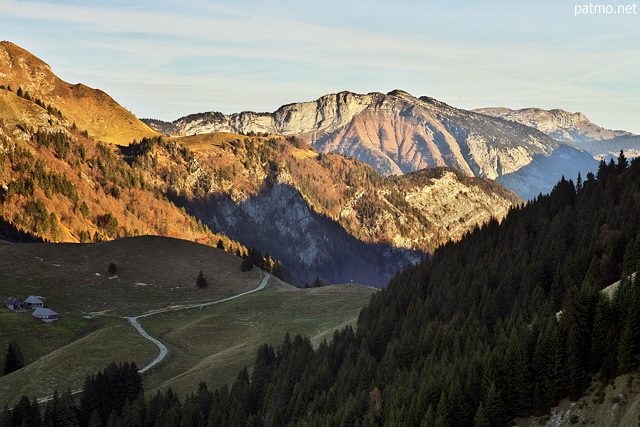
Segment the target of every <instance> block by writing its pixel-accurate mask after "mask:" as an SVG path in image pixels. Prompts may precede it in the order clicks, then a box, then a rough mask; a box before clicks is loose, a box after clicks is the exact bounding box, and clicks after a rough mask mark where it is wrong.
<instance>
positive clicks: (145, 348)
mask: <svg viewBox="0 0 640 427" xmlns="http://www.w3.org/2000/svg"><path fill="white" fill-rule="evenodd" d="M111 262H114V263H115V264H116V266H117V272H116V273H115V274H113V275H111V274H109V273H108V267H107V266H108V265H109V263H111ZM240 264H241V260H240V259H238V257H236V256H233V255H231V254H229V253H226V252H224V251H222V250H219V249H216V248H212V247H209V246H205V245H200V244H196V243H193V242H187V241H184V240H178V239H171V238H165V237H155V236H143V237H135V238H124V239H118V240H114V241H110V242H100V243H91V244H50V243H45V244H16V245H7V246H0V300H1V301H4V300H5V299H6V298H7V297H8V296H19V297H22V298H24V297H26V296H28V295H29V294H35V295H41V296H42V297H43V298H44V299H45V303H46V305H47V307H50V308H52V309H53V310H55V311H57V312H59V313H60V314H61V317H60V319H59V320H58V321H57V322H54V323H44V322H41V321H40V320H37V319H35V318H34V317H33V316H31V313H30V312H26V313H14V312H12V311H10V310H8V309H7V308H5V307H4V305H3V306H2V307H1V308H0V324H1V325H2V328H1V330H0V349H2V352H0V366H4V363H3V362H4V358H5V353H6V349H7V347H8V345H9V343H10V342H13V343H15V344H17V345H18V347H19V348H20V350H21V352H22V354H23V356H24V362H25V364H26V366H25V367H24V368H22V369H20V370H18V371H16V372H13V373H11V374H10V375H6V376H0V408H2V407H4V405H5V404H9V405H12V404H14V403H16V402H17V401H18V399H19V398H20V396H22V395H25V394H26V395H28V396H29V397H30V398H31V397H34V396H35V397H44V396H47V395H50V394H52V393H53V390H54V389H56V388H57V389H58V391H62V390H66V389H67V388H70V389H71V390H77V389H79V388H81V387H82V385H83V381H84V379H85V377H86V375H89V374H92V373H94V372H95V371H97V370H99V369H103V368H104V366H106V365H107V364H108V363H110V362H125V361H126V362H131V361H135V362H136V364H137V365H138V367H142V366H144V365H146V364H147V363H148V362H150V361H151V360H152V359H153V358H154V357H155V355H156V354H157V348H156V347H155V345H153V344H152V343H151V342H149V341H147V340H146V339H144V338H143V337H142V336H141V335H140V334H139V333H138V332H136V330H135V329H134V328H133V327H132V326H131V325H130V324H129V323H128V322H127V321H126V320H125V319H122V318H121V317H120V316H125V315H139V314H142V313H144V312H147V311H151V310H157V309H162V308H167V307H175V306H180V305H188V304H194V303H202V302H205V301H215V300H219V299H221V298H224V297H228V296H231V295H236V294H238V293H240V292H243V291H246V290H249V289H253V288H255V287H256V286H257V284H258V283H260V281H261V279H262V276H263V273H262V272H260V271H259V270H258V269H253V270H251V271H248V272H241V270H240ZM199 270H202V271H203V272H204V274H205V277H206V278H207V281H208V283H209V285H208V286H207V287H206V288H202V289H201V288H198V287H197V286H196V277H197V275H198V271H199ZM96 273H97V274H96ZM373 292H374V289H372V288H367V287H363V286H356V285H347V286H335V287H324V288H319V289H307V290H300V289H296V288H293V287H292V286H289V285H287V284H285V283H283V282H281V281H279V280H278V279H277V278H275V277H273V276H272V277H271V278H270V279H269V282H268V285H267V288H266V289H265V290H263V291H260V292H258V293H256V294H253V295H251V296H248V295H247V296H245V297H242V298H238V299H236V300H234V301H230V302H229V303H228V304H227V303H223V304H219V305H216V306H211V307H206V308H200V309H195V310H181V311H176V312H167V313H164V314H162V315H158V316H152V317H148V318H145V319H141V320H140V321H141V322H142V323H143V324H144V326H145V328H146V329H147V330H148V331H149V332H150V333H151V334H152V335H153V336H155V337H159V338H160V339H161V340H162V341H163V342H165V343H166V344H167V346H168V347H169V349H170V353H169V355H168V359H167V362H168V363H161V364H160V365H158V366H157V367H156V368H154V370H152V371H150V372H147V373H146V374H145V376H144V386H145V389H147V390H153V389H154V388H156V387H160V386H162V387H165V388H166V387H167V386H170V387H172V388H173V389H174V390H176V389H179V390H181V391H184V392H186V391H187V390H192V389H194V388H195V387H197V385H198V383H199V382H200V381H204V380H206V381H208V382H209V383H210V384H215V386H216V387H218V386H222V385H224V384H227V383H229V382H231V381H232V380H233V379H234V378H235V376H236V373H237V371H238V370H239V369H240V368H241V366H245V365H247V364H250V363H251V359H252V357H253V354H254V353H255V351H256V350H257V348H258V347H259V345H260V344H262V343H263V342H272V343H274V344H275V343H276V342H277V341H279V340H280V339H281V337H282V336H283V335H284V334H285V333H286V332H291V333H305V334H310V335H311V334H313V335H316V336H317V339H318V343H319V342H320V341H321V340H322V339H324V338H325V337H327V336H331V335H332V333H333V330H334V329H335V328H337V327H339V326H343V325H344V324H350V323H353V322H355V320H356V317H357V313H358V311H359V310H360V308H361V307H362V306H363V305H364V304H365V303H366V301H367V300H368V299H369V297H370V295H371V294H372V293H373ZM87 313H92V314H93V316H92V317H90V318H89V317H85V315H86V314H87ZM194 336H197V337H198V339H197V340H194V339H193V337H194Z"/></svg>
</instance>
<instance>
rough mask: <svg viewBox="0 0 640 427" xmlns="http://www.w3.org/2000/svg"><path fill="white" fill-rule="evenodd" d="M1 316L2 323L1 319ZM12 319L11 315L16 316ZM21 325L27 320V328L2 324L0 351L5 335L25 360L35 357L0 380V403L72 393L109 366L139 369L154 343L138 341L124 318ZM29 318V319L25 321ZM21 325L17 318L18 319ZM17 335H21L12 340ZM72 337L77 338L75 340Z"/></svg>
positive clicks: (70, 317) (66, 319)
mask: <svg viewBox="0 0 640 427" xmlns="http://www.w3.org/2000/svg"><path fill="white" fill-rule="evenodd" d="M6 311H8V310H0V312H2V315H1V316H2V320H5V319H6V317H7V316H6V313H5V312H6ZM16 316H17V315H16ZM22 317H23V318H24V322H25V323H28V321H29V320H31V319H33V322H32V324H30V325H28V328H27V329H26V330H25V329H24V328H20V327H19V326H18V325H16V324H13V325H9V328H8V329H9V333H7V329H5V324H4V323H3V332H2V335H0V337H1V338H2V341H3V344H2V348H3V349H6V346H5V345H4V340H5V338H6V337H7V335H10V336H11V335H13V336H11V339H12V341H14V342H16V343H18V345H19V346H20V348H21V350H22V353H23V354H24V355H25V358H29V359H31V358H32V357H33V356H34V355H36V354H37V355H40V357H38V358H37V359H36V360H34V361H31V360H28V361H30V362H32V363H30V364H28V365H27V366H25V367H24V368H22V369H20V370H18V371H16V372H13V373H12V374H9V375H5V376H2V377H0V405H2V406H3V405H4V404H5V403H7V404H12V403H15V402H16V401H17V400H18V399H19V398H20V397H21V396H22V395H27V396H29V397H34V396H35V397H43V396H47V395H50V394H52V393H53V391H54V389H58V390H66V389H68V388H70V389H72V390H75V389H78V388H80V387H82V384H83V383H84V378H85V377H86V376H87V375H89V374H94V373H95V372H97V371H99V370H102V369H104V367H105V366H106V365H107V364H108V363H110V362H125V361H135V362H136V364H138V365H140V366H144V365H145V364H146V363H148V362H149V361H151V359H153V357H154V355H155V353H154V352H155V349H156V347H155V345H153V343H151V342H150V341H147V340H145V339H144V338H142V337H141V336H140V335H139V334H138V333H137V331H136V330H134V329H133V328H132V327H131V326H129V324H128V323H127V322H126V321H125V320H121V319H109V318H104V319H84V318H79V317H78V316H74V315H68V316H65V317H64V318H63V319H61V320H60V321H58V322H54V323H49V324H45V323H43V322H40V321H39V320H37V319H35V318H33V317H32V316H31V315H30V314H28V313H27V314H23V315H22ZM29 318H31V319H29ZM21 321H22V320H21ZM17 332H22V334H23V336H22V337H15V334H16V333H17ZM74 334H79V335H80V334H81V335H82V336H80V337H78V338H75V336H74ZM2 358H4V354H3V355H2Z"/></svg>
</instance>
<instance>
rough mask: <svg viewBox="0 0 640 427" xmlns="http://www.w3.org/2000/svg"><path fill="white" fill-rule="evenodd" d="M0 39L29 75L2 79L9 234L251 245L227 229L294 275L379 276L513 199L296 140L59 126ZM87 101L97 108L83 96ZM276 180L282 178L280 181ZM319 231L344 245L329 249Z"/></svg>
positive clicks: (487, 187)
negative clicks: (119, 139) (282, 261)
mask: <svg viewBox="0 0 640 427" xmlns="http://www.w3.org/2000/svg"><path fill="white" fill-rule="evenodd" d="M2 46H3V49H4V52H5V53H6V52H8V53H7V54H6V56H7V58H8V59H6V60H5V62H6V64H8V70H9V71H10V73H9V71H8V72H7V73H3V75H4V78H6V79H10V80H11V82H12V83H14V84H15V83H16V82H17V81H20V82H21V84H25V82H27V83H28V85H27V84H25V88H23V87H22V86H20V88H19V90H16V89H15V87H13V88H11V89H12V90H9V89H10V88H9V87H8V85H7V86H5V87H4V88H0V113H1V114H2V115H1V116H0V136H1V137H2V138H3V139H2V142H3V144H2V150H3V152H4V154H5V155H6V160H3V161H2V164H0V185H2V186H3V190H1V191H0V205H1V206H2V208H3V211H2V217H3V223H2V224H4V225H7V226H6V227H5V226H4V225H3V229H6V230H7V231H6V233H7V235H9V234H10V235H18V234H20V233H23V234H24V233H33V234H34V235H35V238H42V239H45V240H50V241H56V242H59V241H63V242H77V241H82V242H86V241H97V240H102V239H113V238H118V237H126V236H134V235H140V234H159V235H165V236H171V237H178V238H184V239H188V240H197V241H200V242H206V243H208V244H211V245H219V246H222V247H224V248H225V249H227V250H229V251H233V252H238V253H240V254H242V255H246V254H247V252H248V251H247V249H246V248H244V247H243V246H242V245H240V244H238V243H237V242H231V241H230V240H229V236H230V237H231V238H247V242H250V243H249V244H251V245H256V246H258V245H260V246H258V247H259V249H260V250H262V251H263V252H267V251H269V252H270V253H271V254H272V255H276V256H282V257H283V258H286V259H287V260H291V261H292V262H294V263H295V264H294V265H292V266H290V267H291V268H290V271H291V272H295V273H296V274H297V276H298V280H297V283H305V282H311V281H313V280H314V279H315V277H316V276H320V277H321V278H325V279H327V280H330V281H332V282H346V281H349V280H355V281H358V282H365V283H370V282H371V283H375V284H376V285H377V286H383V285H384V284H386V281H387V280H388V278H389V277H391V275H392V274H393V273H394V272H395V271H396V270H398V269H401V268H403V267H404V266H405V265H406V264H407V263H410V262H415V261H417V260H419V259H420V257H421V256H422V252H423V251H428V250H433V249H434V248H435V247H436V246H437V245H439V244H441V243H443V242H446V241H449V240H451V239H458V238H460V237H461V236H462V235H463V234H464V233H466V232H468V231H469V230H471V229H473V228H474V227H476V226H478V225H480V224H482V223H483V222H486V221H488V220H489V219H490V218H492V217H496V218H501V217H502V216H504V215H505V213H506V211H507V210H508V209H509V207H510V206H512V205H513V204H517V203H519V202H520V200H519V199H518V198H517V197H516V196H515V195H514V194H512V193H510V192H508V191H506V190H504V189H503V188H500V187H499V186H495V185H492V184H491V183H489V182H487V181H486V180H482V179H475V180H474V179H467V178H466V177H464V176H463V175H461V174H459V173H455V172H454V171H448V172H445V171H444V170H440V171H435V172H427V173H418V174H415V175H411V176H407V177H406V178H397V179H393V180H385V179H383V178H382V177H381V176H380V175H379V174H378V173H377V172H375V170H373V169H372V168H370V167H368V166H365V165H364V164H362V163H360V162H358V161H356V160H354V159H346V158H344V157H343V156H339V155H335V154H327V155H318V153H317V152H315V151H314V150H312V149H311V148H310V147H309V146H308V145H306V144H305V143H304V142H303V141H301V140H299V139H296V138H289V139H285V138H282V137H272V138H244V137H240V136H239V135H233V134H227V135H224V134H216V135H208V136H197V137H185V138H181V139H176V140H166V141H164V140H160V139H158V138H142V139H141V141H143V142H141V143H136V144H133V145H131V146H130V147H128V146H120V147H119V148H117V147H114V146H112V145H105V144H102V143H96V141H95V139H93V138H92V137H91V136H90V135H89V134H88V132H85V131H82V132H80V129H78V128H77V127H76V128H74V127H73V126H72V125H70V124H69V121H70V119H69V117H67V115H66V114H67V112H66V111H59V110H58V108H57V107H54V106H52V105H47V102H46V100H45V101H43V100H42V99H41V98H39V97H36V95H37V96H43V94H46V93H49V94H55V93H57V92H56V90H58V89H59V86H60V85H62V84H63V82H61V81H60V80H59V79H57V77H55V76H54V75H53V74H52V73H51V70H50V69H49V68H48V66H47V65H46V64H44V63H43V62H42V61H40V60H38V59H37V58H35V57H32V56H29V54H28V53H26V52H24V51H22V50H21V49H19V48H17V47H15V46H13V45H11V44H7V43H5V44H3V45H2ZM7 76H8V77H7ZM43 88H44V89H43ZM52 88H53V89H52ZM27 89H31V91H32V92H30V93H27V92H28V90H27ZM63 89H64V88H63ZM67 89H68V88H67ZM60 90H62V89H60ZM65 90H66V89H65ZM63 92H64V90H63ZM65 93H66V92H65ZM56 99H57V98H56ZM60 99H65V98H64V97H61V98H60ZM94 107H95V108H96V109H99V110H100V111H99V112H98V114H97V115H95V117H103V116H101V114H103V113H104V114H111V113H112V112H113V111H116V110H118V109H117V108H116V109H114V108H112V105H110V104H109V105H106V106H105V105H102V104H96V105H95V106H94ZM85 110H86V111H85ZM102 110H104V111H102ZM83 111H84V112H85V113H86V114H87V115H88V116H91V117H94V114H93V111H92V110H91V108H86V109H83ZM345 114H346V113H345ZM105 117H106V116H105ZM96 120H98V119H96ZM117 122H118V121H117V120H116V123H115V125H117ZM115 125H114V126H115ZM116 127H117V126H116ZM116 133H117V131H116ZM125 160H126V161H125ZM127 162H128V163H127ZM278 182H279V183H281V184H283V185H282V186H278V187H276V186H275V184H276V183H278ZM274 189H275V190H278V191H275V192H274V191H273V190H274ZM280 190H282V192H281V191H280ZM283 194H286V195H287V197H282V198H280V197H279V196H281V195H283ZM167 196H168V197H169V198H170V199H171V200H168V199H167V198H166V197H167ZM229 201H232V203H228V202H229ZM436 201H437V202H436ZM176 204H178V205H179V206H176ZM291 206H295V207H296V209H298V210H296V211H293V210H291V209H289V208H290V207H291ZM223 207H224V209H226V210H224V214H222V213H221V212H222V211H221V209H222V208H223ZM180 208H182V209H180ZM246 209H252V211H251V212H249V211H247V210H246ZM185 210H189V212H190V213H192V214H194V215H198V220H196V219H195V218H194V217H192V216H190V215H188V214H187V213H186V211H185ZM257 212H261V214H260V215H256V213H257ZM294 214H295V215H298V216H295V215H294ZM290 215H293V217H290ZM237 218H243V219H245V220H246V221H239V220H238V219H237ZM249 218H250V219H251V220H252V221H249ZM292 218H293V219H292ZM301 218H304V219H305V221H296V220H294V219H301ZM254 220H255V221H254ZM306 220H308V221H306ZM279 221H280V222H279ZM279 224H284V226H279ZM311 224H314V226H313V227H311V228H309V227H308V226H310V225H311ZM274 225H275V226H274ZM208 226H210V227H217V228H216V231H218V232H221V233H224V234H225V235H224V236H221V235H214V234H213V233H211V231H210V228H209V227H208ZM252 229H253V230H255V229H260V230H265V231H264V233H255V232H253V231H252ZM312 230H313V232H311V231H312ZM327 233H328V234H329V235H332V236H334V237H335V236H338V235H339V236H340V239H341V241H342V242H343V243H345V245H346V246H342V247H341V248H340V249H338V250H336V246H334V245H331V244H330V243H329V242H328V239H327V236H326V234H327ZM336 233H337V234H336ZM264 236H269V238H265V237H264ZM286 236H289V237H288V238H286ZM291 236H293V237H298V238H299V239H300V240H299V241H293V240H292V239H291ZM302 236H306V237H304V238H303V237H302ZM22 238H24V236H23V237H22ZM305 238H306V239H310V240H305ZM347 242H348V244H347ZM285 243H286V244H285ZM262 244H264V245H265V246H261V245H262ZM297 244H299V245H300V246H296V245H297ZM340 251H342V252H340ZM302 254H306V255H304V256H303V255H302ZM264 262H266V264H268V265H264V267H265V268H267V269H270V268H272V267H273V268H276V267H277V263H276V264H274V265H271V264H272V260H270V259H268V257H267V260H266V261H264ZM336 262H338V263H339V264H340V265H341V267H340V268H336V265H337V264H336ZM258 264H260V265H261V266H262V263H261V262H258ZM354 272H358V274H353V273H354Z"/></svg>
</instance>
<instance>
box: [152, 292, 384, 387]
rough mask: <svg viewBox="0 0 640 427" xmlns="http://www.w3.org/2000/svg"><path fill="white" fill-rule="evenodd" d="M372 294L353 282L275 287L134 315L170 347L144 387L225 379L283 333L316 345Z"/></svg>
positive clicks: (222, 381) (353, 316)
mask: <svg viewBox="0 0 640 427" xmlns="http://www.w3.org/2000/svg"><path fill="white" fill-rule="evenodd" d="M373 292H374V289H373V288H368V287H365V286H358V285H340V286H330V287H326V288H317V289H295V288H291V287H288V286H278V287H277V288H276V289H274V288H268V289H266V290H264V291H261V292H257V293H255V294H251V295H247V296H245V297H242V298H239V299H237V300H233V301H229V302H228V303H224V304H220V305H216V306H212V307H209V308H206V309H202V310H185V311H179V312H173V313H164V314H160V315H157V316H152V317H147V318H144V319H140V321H141V323H142V325H143V326H144V327H145V329H146V330H147V331H148V332H149V333H150V334H151V335H152V336H155V337H159V339H160V340H161V341H162V342H164V343H165V344H167V346H168V347H169V349H170V354H169V356H168V359H167V360H165V361H164V362H163V363H162V364H161V365H160V366H159V367H158V369H156V370H154V371H152V372H150V374H149V375H148V377H147V378H146V379H145V387H146V388H147V390H153V389H155V388H166V387H171V388H172V389H173V390H175V391H178V392H179V393H187V392H190V391H194V390H195V389H196V387H197V384H198V383H199V382H200V381H206V382H207V384H208V385H209V386H210V387H217V386H220V385H222V384H225V383H229V382H230V381H231V380H233V379H234V378H235V377H236V376H237V374H238V372H239V371H240V369H242V367H244V366H249V365H251V364H252V363H253V360H254V357H255V352H256V350H257V348H258V346H259V345H260V344H263V343H265V342H267V343H270V344H272V345H274V346H277V345H279V344H280V343H281V342H282V339H283V338H284V335H285V334H286V333H287V332H289V333H290V334H292V335H293V334H298V333H299V334H302V335H306V336H309V337H312V341H313V342H314V344H319V343H320V342H321V341H322V340H324V339H326V338H328V337H330V336H331V334H332V333H333V331H334V330H335V329H336V328H338V327H341V326H344V325H347V324H349V323H354V322H355V320H356V319H357V316H358V313H359V312H360V309H361V308H362V306H363V305H364V304H365V303H366V302H367V301H368V300H369V297H370V296H371V294H372V293H373Z"/></svg>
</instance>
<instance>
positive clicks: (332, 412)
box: [5, 155, 640, 426]
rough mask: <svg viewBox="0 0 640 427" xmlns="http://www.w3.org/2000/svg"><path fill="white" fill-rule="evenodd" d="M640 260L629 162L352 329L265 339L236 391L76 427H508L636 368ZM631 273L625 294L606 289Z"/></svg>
mask: <svg viewBox="0 0 640 427" xmlns="http://www.w3.org/2000/svg"><path fill="white" fill-rule="evenodd" d="M639 264H640V160H635V161H633V162H632V163H631V165H628V163H627V160H626V159H625V158H624V156H623V155H621V156H620V157H619V159H618V161H617V162H611V163H609V164H604V163H602V164H601V165H600V168H599V170H598V173H597V176H594V175H592V174H589V175H588V176H587V178H586V180H584V181H583V180H582V179H581V178H580V177H578V180H577V181H576V183H575V184H574V183H573V182H572V181H567V180H564V179H563V180H562V181H561V182H559V183H558V185H557V186H556V187H555V189H554V190H553V191H552V193H551V194H550V195H547V196H540V197H538V198H537V199H536V200H534V201H533V202H531V203H530V204H528V205H527V206H524V207H521V208H518V209H516V210H514V211H512V212H511V213H510V214H509V215H508V217H507V218H505V220H504V221H503V222H502V223H501V224H498V223H497V222H495V221H494V222H491V223H489V224H487V225H486V226H484V227H482V228H480V229H477V230H475V231H474V232H472V233H470V234H469V235H467V236H466V237H465V238H464V239H463V240H462V241H461V242H458V243H451V244H447V245H445V246H443V247H441V248H439V249H438V250H437V251H436V252H435V253H434V255H433V257H432V259H430V260H425V261H424V262H423V263H421V264H419V265H416V266H412V267H409V268H407V269H406V270H404V271H403V272H402V273H400V274H398V275H397V276H396V277H395V278H394V279H393V280H392V281H391V283H390V284H389V286H388V287H387V288H386V289H384V290H381V291H380V292H378V293H376V294H375V295H374V296H373V297H372V299H371V301H370V303H369V305H368V306H367V307H365V308H364V309H363V310H362V312H361V314H360V317H359V320H358V325H357V330H356V331H354V330H353V329H352V328H349V327H348V328H345V329H343V330H341V331H337V332H336V333H334V336H333V339H332V340H331V341H330V342H328V343H326V342H325V343H323V344H321V345H320V346H319V347H318V348H317V349H314V348H313V347H312V345H311V342H310V340H309V339H308V338H302V337H300V336H296V337H294V338H291V337H290V336H288V335H287V336H286V337H285V340H284V342H283V344H282V345H281V346H280V348H278V349H274V348H273V347H271V346H270V345H266V344H265V345H263V346H261V347H260V348H259V350H258V353H257V356H256V360H255V364H254V366H253V367H252V369H251V370H250V371H249V370H247V369H245V370H243V371H241V372H240V374H239V376H238V378H237V379H236V381H235V382H234V383H233V385H231V387H223V388H221V389H219V390H215V391H213V392H211V391H209V390H207V388H206V386H205V385H203V384H201V385H200V388H199V390H198V391H197V393H195V394H192V395H190V396H188V397H187V398H186V399H185V400H184V402H181V401H180V400H179V399H178V398H177V396H175V394H174V393H172V392H171V391H170V390H169V391H167V392H165V393H164V394H160V393H159V394H157V395H155V396H154V397H152V398H151V399H149V400H147V401H145V400H144V399H141V398H137V399H128V400H126V402H125V403H124V404H123V406H122V409H121V410H120V411H118V410H114V409H113V408H111V412H109V410H108V409H104V410H102V409H101V410H97V409H96V410H94V411H89V413H90V414H91V417H90V418H91V419H88V422H89V424H86V423H87V413H88V412H87V410H86V409H85V410H84V412H83V413H84V418H83V417H82V416H80V415H79V416H78V420H79V422H80V423H81V425H109V426H112V425H113V426H115V425H128V426H129V425H130V426H151V425H156V424H155V423H156V422H159V421H158V420H162V424H157V425H167V426H186V425H193V426H206V425H210V426H222V425H224V426H282V425H300V426H302V425H304V426H307V425H318V426H358V425H361V426H373V425H407V426H411V425H415V426H419V425H425V426H431V425H436V426H470V425H475V426H501V425H505V424H506V423H508V422H509V420H510V419H512V418H513V417H516V416H526V415H531V414H543V413H545V412H546V411H547V410H548V408H549V407H550V406H552V405H553V404H554V403H556V402H557V401H558V400H559V399H562V398H565V397H568V398H571V399H577V398H578V397H579V396H581V395H582V393H584V391H585V389H586V388H587V387H588V385H589V382H590V380H591V378H592V377H593V376H596V377H598V378H600V379H602V380H603V381H608V380H609V379H611V378H613V377H614V376H616V375H620V374H624V373H627V372H631V371H633V370H635V369H637V364H638V354H639V352H640V318H639V317H638V316H637V313H638V312H639V311H640V282H639V281H637V280H635V278H634V276H633V275H632V273H634V272H636V271H637V270H638V268H639ZM621 277H622V278H623V279H622V280H621V282H620V284H619V286H618V288H617V290H616V291H614V292H611V293H608V292H607V293H603V292H601V291H602V289H603V288H605V287H606V286H608V285H610V284H612V283H613V282H615V281H616V280H618V279H619V278H621ZM114 381H115V380H114ZM84 401H85V398H84V397H83V398H82V399H81V403H80V405H79V408H82V407H83V403H82V402H84ZM121 401H122V400H121ZM27 402H28V399H27ZM127 402H128V403H127ZM21 404H22V405H23V406H25V408H26V407H27V404H26V402H21ZM19 405H20V404H19ZM85 407H86V405H85ZM14 411H15V409H14ZM94 412H95V414H97V415H95V416H94V415H93V414H94ZM5 413H6V412H5ZM25 413H29V411H26V412H25ZM45 413H46V409H45ZM79 413H81V412H79ZM107 414H108V415H107ZM9 425H11V424H9ZM52 425H56V424H52Z"/></svg>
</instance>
